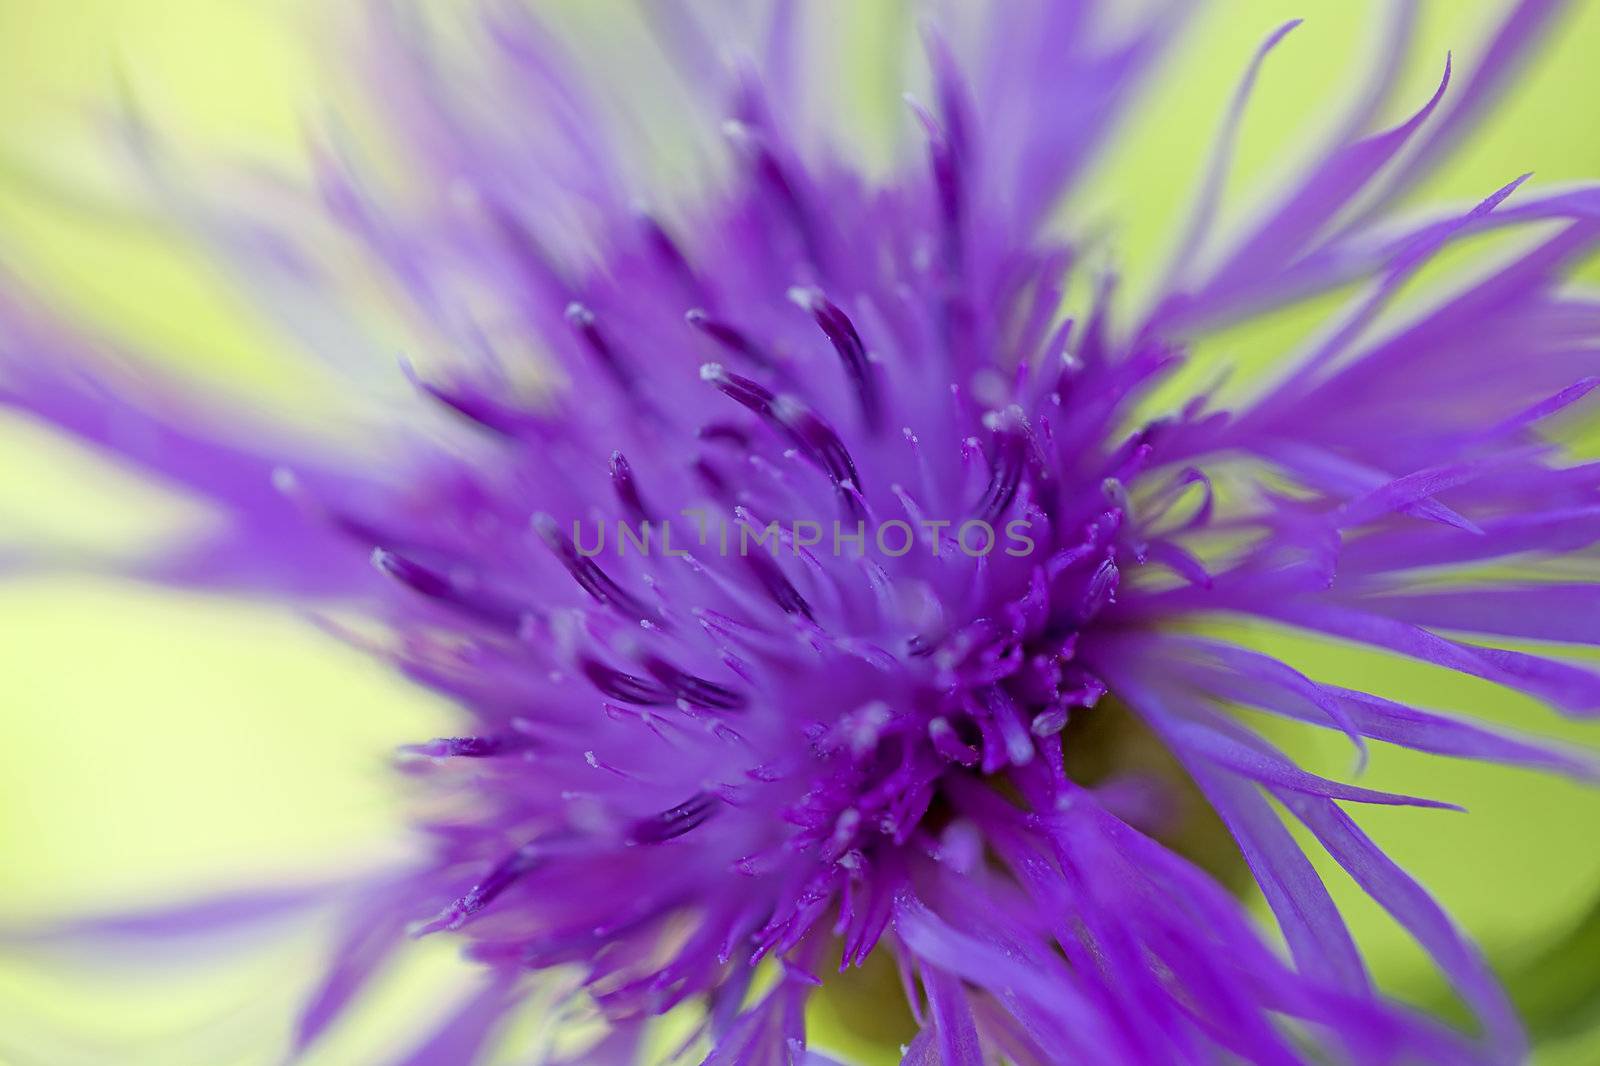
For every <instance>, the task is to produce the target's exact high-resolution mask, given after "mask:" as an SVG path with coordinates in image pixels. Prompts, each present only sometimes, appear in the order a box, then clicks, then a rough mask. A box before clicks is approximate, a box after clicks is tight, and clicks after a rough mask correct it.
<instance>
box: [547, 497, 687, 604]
mask: <svg viewBox="0 0 1600 1066" xmlns="http://www.w3.org/2000/svg"><path fill="white" fill-rule="evenodd" d="M533 528H534V532H536V533H538V534H539V537H540V539H542V540H543V541H544V542H545V544H546V545H547V546H549V548H550V550H551V551H553V552H555V555H556V558H557V559H559V560H560V561H561V565H562V566H564V567H566V569H567V573H569V574H571V575H572V577H573V580H575V581H577V583H578V586H579V587H580V588H582V589H583V591H585V592H587V593H588V594H589V595H590V596H592V597H594V599H595V600H596V601H597V602H599V603H603V604H605V605H607V606H609V607H614V608H616V609H617V610H618V611H619V612H620V613H622V614H625V615H627V616H629V617H630V618H635V619H639V620H641V621H652V622H655V623H656V624H658V625H659V624H660V622H661V619H660V616H658V615H657V614H656V612H654V611H652V610H651V609H650V608H649V607H646V606H645V605H644V604H643V603H641V602H640V601H639V600H638V599H637V598H635V597H634V596H633V595H631V594H630V593H628V592H626V591H624V589H623V588H622V586H621V585H618V584H617V583H616V582H615V581H613V580H612V579H611V577H610V576H609V575H608V574H606V572H605V571H604V570H602V569H600V567H599V565H598V564H596V563H595V561H594V560H593V559H588V558H585V557H584V556H583V555H580V554H579V553H578V549H577V546H576V545H574V544H573V543H572V538H570V537H568V536H567V535H566V534H565V533H563V532H561V530H560V529H559V528H558V527H557V526H556V522H555V519H553V518H551V517H550V516H549V515H547V514H537V515H534V516H533Z"/></svg>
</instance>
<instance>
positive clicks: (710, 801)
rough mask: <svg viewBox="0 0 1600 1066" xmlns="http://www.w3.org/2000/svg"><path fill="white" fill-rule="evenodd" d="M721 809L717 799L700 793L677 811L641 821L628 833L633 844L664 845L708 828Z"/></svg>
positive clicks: (670, 811) (669, 809) (677, 807)
mask: <svg viewBox="0 0 1600 1066" xmlns="http://www.w3.org/2000/svg"><path fill="white" fill-rule="evenodd" d="M716 809H717V799H716V797H715V796H712V795H709V794H708V793H705V792H699V793H696V794H695V795H693V796H691V797H689V798H688V799H686V800H684V801H683V802H682V803H680V804H678V805H677V806H676V807H669V808H667V809H666V810H664V811H662V812H661V813H660V814H656V815H651V816H650V817H649V818H641V819H639V820H638V821H637V822H634V823H633V826H632V828H631V829H630V830H629V831H628V836H627V841H628V843H629V844H664V843H666V842H667V841H669V840H676V839H677V838H678V837H681V836H683V835H684V834H685V833H688V832H690V831H691V830H693V829H696V828H698V827H699V826H701V825H704V824H705V822H706V820H707V819H708V818H710V817H711V815H712V813H713V812H715V811H716Z"/></svg>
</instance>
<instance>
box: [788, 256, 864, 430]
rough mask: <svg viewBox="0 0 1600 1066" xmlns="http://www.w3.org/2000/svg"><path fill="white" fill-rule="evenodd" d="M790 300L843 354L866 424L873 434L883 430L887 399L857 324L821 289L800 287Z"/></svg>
mask: <svg viewBox="0 0 1600 1066" xmlns="http://www.w3.org/2000/svg"><path fill="white" fill-rule="evenodd" d="M789 299H790V300H791V301H793V302H794V304H795V306H797V307H799V308H800V309H801V310H802V311H805V312H807V313H808V314H810V315H811V317H812V318H814V319H815V320H816V323H817V325H818V326H821V327H822V332H823V333H824V334H826V335H827V338H828V340H829V341H830V342H831V343H832V344H833V349H834V351H836V352H838V353H839V359H840V361H841V362H843V363H844V369H845V373H846V374H847V375H848V376H849V378H850V384H851V385H852V386H853V387H854V388H855V391H856V401H857V403H858V404H859V405H860V407H861V418H862V421H863V422H865V423H866V426H867V429H868V430H869V431H870V432H873V433H876V432H878V431H879V430H880V429H882V428H883V400H882V397H881V396H880V395H879V393H878V381H877V378H876V376H875V375H874V373H873V367H872V363H871V360H869V359H868V358H867V347H866V345H865V344H863V343H862V342H861V335H860V334H859V333H857V332H856V327H855V323H853V322H851V321H850V317H849V316H848V315H846V314H845V313H844V312H843V311H841V310H840V309H839V307H838V305H837V304H835V303H834V302H833V301H832V300H829V299H828V298H827V297H826V296H824V295H823V294H822V291H821V290H820V289H815V288H809V287H805V286H799V285H797V286H795V287H794V288H792V289H790V290H789Z"/></svg>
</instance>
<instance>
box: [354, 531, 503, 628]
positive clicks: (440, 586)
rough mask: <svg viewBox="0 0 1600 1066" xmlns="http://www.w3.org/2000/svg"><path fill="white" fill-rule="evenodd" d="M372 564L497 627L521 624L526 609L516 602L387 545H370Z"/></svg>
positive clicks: (397, 579)
mask: <svg viewBox="0 0 1600 1066" xmlns="http://www.w3.org/2000/svg"><path fill="white" fill-rule="evenodd" d="M372 565H373V566H375V567H377V568H378V570H379V571H381V572H382V573H384V574H386V575H388V576H389V577H392V578H394V579H395V580H396V581H398V582H400V583H401V584H402V585H405V586H406V587H407V588H409V589H411V590H412V591H414V592H416V593H418V594H420V595H422V596H426V597H427V598H428V599H431V600H438V601H439V602H440V603H444V604H447V605H449V606H451V607H454V608H455V609H457V610H459V611H461V612H463V613H464V614H468V615H471V616H472V617H474V618H477V619H479V620H481V621H484V622H487V623H489V624H490V625H493V626H495V627H497V628H501V629H510V630H513V631H515V630H517V629H519V628H520V627H521V625H522V619H523V617H524V616H525V615H526V614H527V613H528V612H527V610H526V609H524V608H522V607H519V606H517V605H516V604H513V603H511V602H509V601H506V600H503V599H501V598H500V597H497V596H494V595H492V594H490V593H488V592H485V591H483V590H481V589H474V588H471V587H469V586H467V585H466V584H464V583H463V582H461V581H459V580H453V579H451V578H450V577H448V576H446V575H445V574H442V573H440V572H439V571H437V570H435V569H433V568H432V567H428V566H424V565H423V564H421V563H419V562H417V561H416V560H414V559H408V558H406V557H405V556H403V555H401V554H399V553H398V552H393V551H390V550H388V549H387V548H374V549H372Z"/></svg>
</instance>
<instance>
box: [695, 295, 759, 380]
mask: <svg viewBox="0 0 1600 1066" xmlns="http://www.w3.org/2000/svg"><path fill="white" fill-rule="evenodd" d="M683 320H684V321H685V322H687V323H688V324H689V325H691V326H693V327H694V328H695V329H697V330H699V331H700V332H701V333H704V334H705V335H706V336H708V337H710V338H711V339H712V340H714V341H716V342H717V343H718V344H720V345H721V346H722V347H724V348H726V349H727V350H728V351H730V352H733V353H734V354H736V355H742V356H744V357H745V358H746V359H748V360H750V361H751V362H752V363H757V364H759V365H761V366H764V367H769V368H770V367H773V366H776V365H777V364H776V361H775V360H774V359H773V358H772V356H770V355H768V354H767V353H766V352H765V351H764V350H762V348H761V346H760V345H758V344H756V342H755V341H753V340H751V339H750V338H749V337H748V336H746V335H745V334H744V332H743V331H742V330H739V329H737V328H735V327H733V326H730V325H728V323H726V322H723V321H721V320H720V319H715V318H712V317H711V316H710V315H708V314H706V313H705V311H703V310H701V309H700V308H698V307H695V308H691V309H690V310H688V311H686V312H684V315H683Z"/></svg>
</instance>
